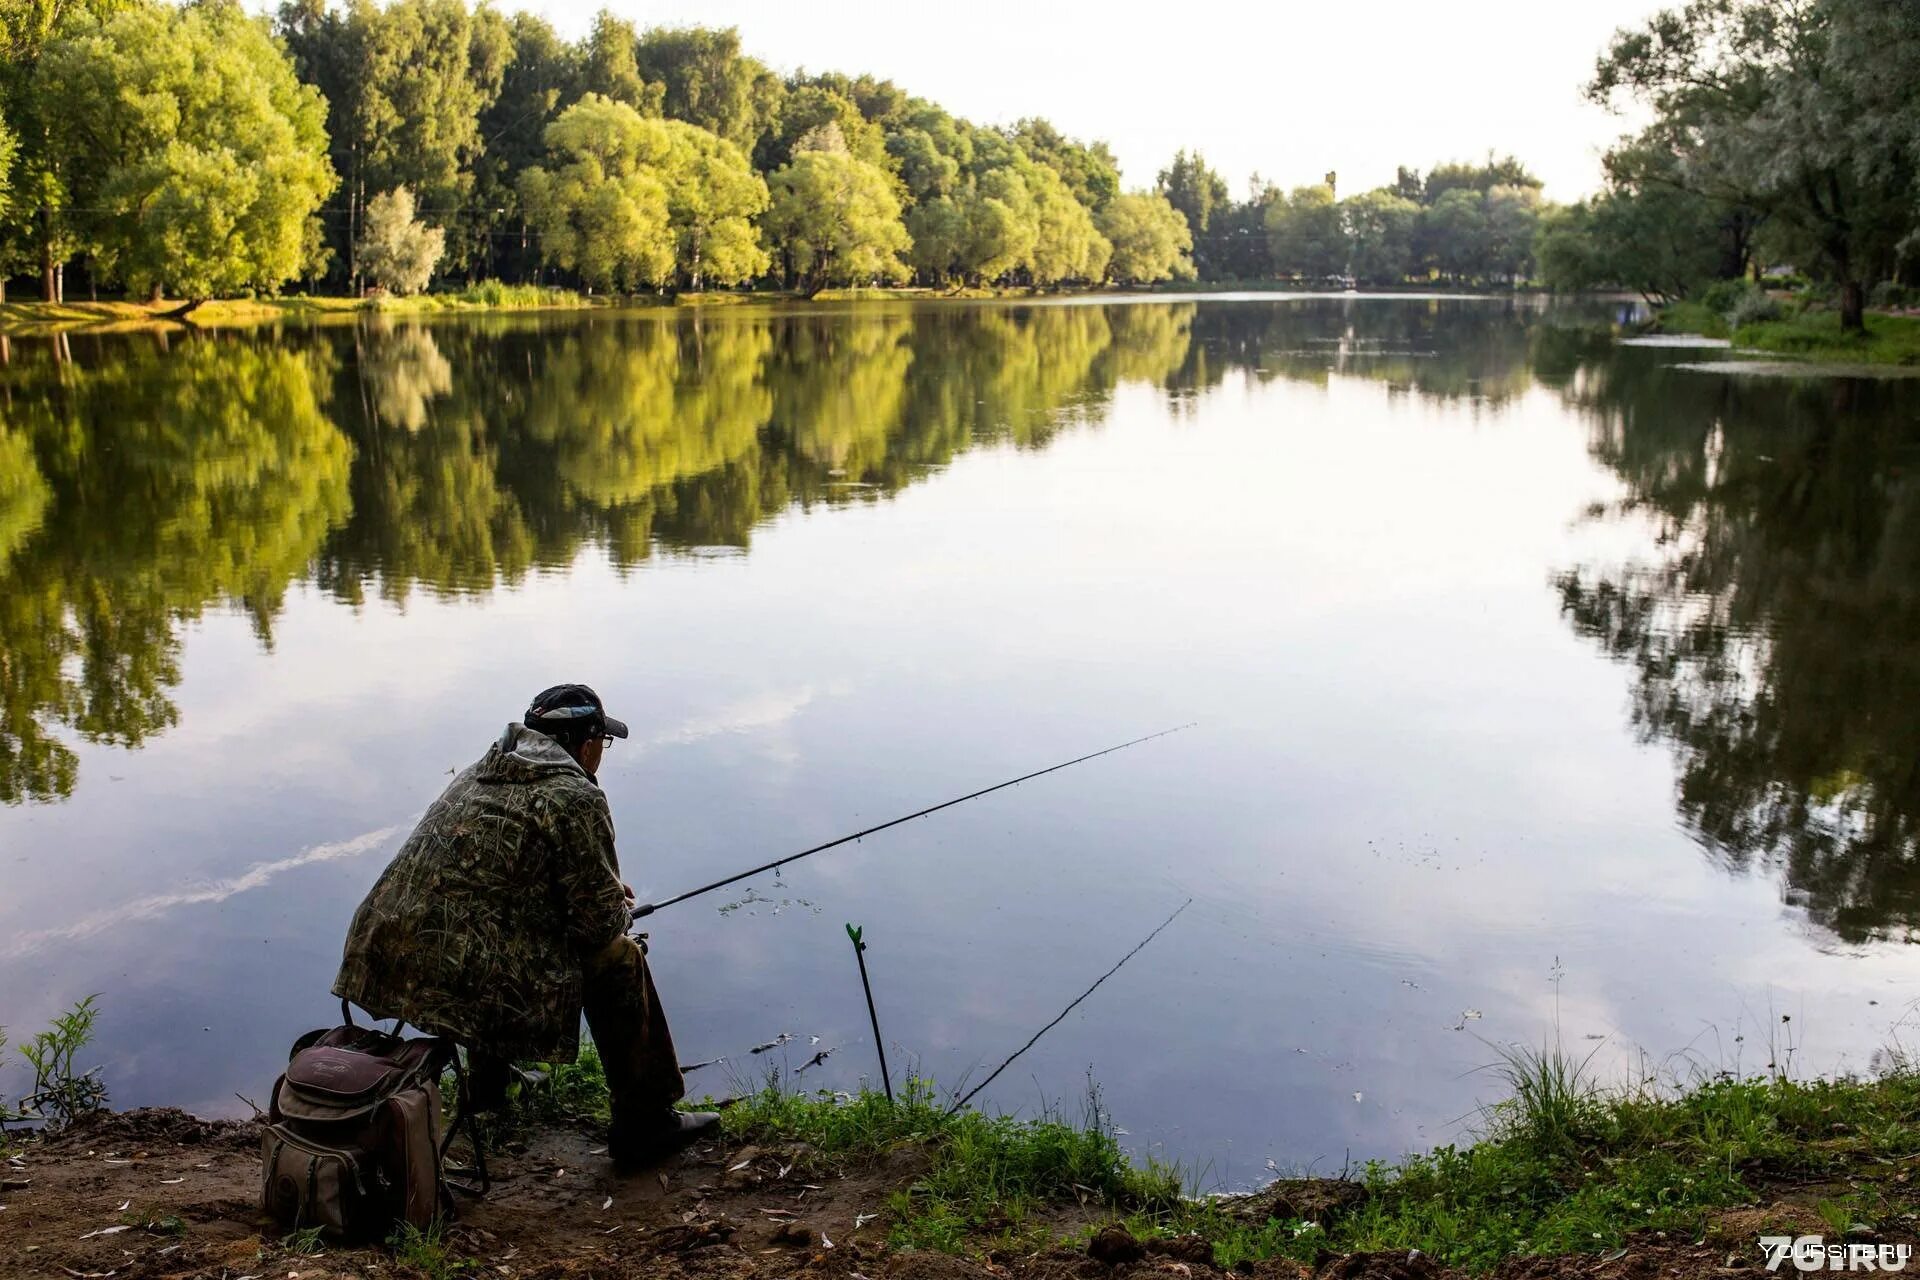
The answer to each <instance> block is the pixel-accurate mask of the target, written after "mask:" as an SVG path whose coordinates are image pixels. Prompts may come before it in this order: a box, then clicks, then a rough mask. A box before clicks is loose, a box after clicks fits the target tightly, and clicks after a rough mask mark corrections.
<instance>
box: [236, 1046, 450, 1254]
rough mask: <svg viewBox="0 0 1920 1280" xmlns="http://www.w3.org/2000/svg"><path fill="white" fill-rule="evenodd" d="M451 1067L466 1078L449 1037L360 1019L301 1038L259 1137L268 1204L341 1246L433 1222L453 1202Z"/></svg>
mask: <svg viewBox="0 0 1920 1280" xmlns="http://www.w3.org/2000/svg"><path fill="white" fill-rule="evenodd" d="M394 1029H395V1031H396V1032H397V1031H398V1030H399V1025H398V1024H395V1028H394ZM449 1066H451V1067H453V1068H454V1070H455V1071H459V1058H458V1054H457V1052H456V1050H455V1047H454V1044H453V1042H452V1041H450V1040H445V1039H441V1038H439V1037H435V1036H422V1037H416V1038H413V1039H402V1038H401V1037H400V1036H398V1035H397V1034H390V1033H388V1032H384V1031H379V1030H376V1029H374V1028H372V1027H358V1026H355V1025H353V1022H352V1021H351V1017H349V1020H348V1021H347V1023H346V1025H344V1026H339V1027H332V1028H322V1029H321V1030H318V1031H309V1032H308V1033H307V1034H306V1035H303V1036H301V1037H300V1038H299V1039H298V1040H296V1041H294V1044H293V1052H292V1054H291V1055H290V1059H289V1061H288V1063H287V1069H286V1072H285V1074H283V1075H282V1076H281V1077H280V1078H279V1079H278V1080H276V1081H274V1085H273V1093H272V1096H271V1100H270V1102H269V1104H268V1111H267V1121H268V1123H267V1125H266V1127H265V1128H264V1129H263V1130H262V1132H261V1136H260V1158H261V1175H260V1204H261V1208H262V1209H264V1210H265V1211H266V1212H267V1213H268V1214H269V1215H270V1216H271V1217H273V1218H275V1219H277V1220H278V1221H279V1222H280V1224H281V1225H282V1226H284V1227H286V1228H288V1229H289V1230H299V1229H301V1228H306V1227H319V1228H321V1229H322V1230H323V1231H325V1232H326V1233H327V1234H328V1235H330V1236H333V1237H335V1238H337V1239H341V1240H384V1239H385V1238H386V1237H387V1236H388V1235H389V1234H391V1233H392V1231H393V1229H394V1227H395V1226H396V1225H397V1224H403V1223H404V1224H410V1225H412V1226H414V1227H418V1228H420V1229H423V1230H424V1229H426V1228H427V1227H428V1226H430V1225H431V1224H432V1222H433V1220H434V1218H435V1217H436V1216H437V1215H438V1214H439V1213H440V1211H441V1208H442V1206H443V1205H445V1206H448V1207H451V1203H452V1201H451V1197H450V1196H449V1195H448V1192H447V1179H446V1172H445V1168H446V1165H445V1161H446V1149H447V1147H448V1145H450V1143H451V1142H452V1138H453V1134H452V1132H450V1131H449V1132H445V1133H443V1132H442V1129H443V1127H444V1117H443V1115H442V1110H441V1100H440V1075H441V1072H442V1071H444V1070H446V1069H447V1068H448V1067H449ZM462 1078H463V1079H464V1077H462ZM462 1113H463V1114H462V1118H463V1119H464V1118H465V1115H466V1108H464V1107H463V1108H462ZM456 1127H457V1126H456ZM481 1176H482V1177H483V1178H484V1177H485V1166H484V1164H482V1165H481Z"/></svg>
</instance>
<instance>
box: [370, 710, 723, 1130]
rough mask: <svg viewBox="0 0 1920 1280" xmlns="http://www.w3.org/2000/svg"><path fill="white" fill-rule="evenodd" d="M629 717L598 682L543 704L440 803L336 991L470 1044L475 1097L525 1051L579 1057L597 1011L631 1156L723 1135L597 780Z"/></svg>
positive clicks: (502, 1083) (385, 888) (394, 871)
mask: <svg viewBox="0 0 1920 1280" xmlns="http://www.w3.org/2000/svg"><path fill="white" fill-rule="evenodd" d="M626 736H627V726H626V725H625V724H623V723H621V722H620V721H618V720H615V719H613V718H612V717H610V716H608V715H607V714H606V710H605V708H604V707H603V706H602V705H601V702H600V697H599V695H598V694H596V693H594V691H593V690H592V689H589V688H588V687H587V686H585V685H581V684H563V685H555V686H554V687H553V688H551V689H547V690H545V691H544V692H542V693H541V694H540V695H539V696H537V697H536V698H534V700H533V704H532V705H531V706H529V707H528V708H527V712H526V716H525V717H524V722H523V723H516V724H509V725H508V726H507V728H506V732H504V733H502V734H501V735H500V738H499V740H498V741H496V742H495V743H494V744H493V745H492V746H491V747H489V748H488V749H487V753H486V754H485V755H484V756H482V757H481V758H480V759H479V761H478V762H476V763H475V764H473V765H471V766H469V767H468V768H467V769H466V770H465V771H464V772H462V773H461V774H460V776H459V777H457V778H455V779H454V780H453V783H452V784H451V785H450V786H448V787H447V789H446V791H445V792H443V793H442V794H441V796H440V798H439V799H438V800H436V801H434V802H433V805H432V806H431V807H430V808H428V810H427V812H426V814H425V816H423V817H422V818H421V819H420V824H419V825H418V826H417V827H415V828H414V830H413V834H412V835H411V836H409V837H408V838H407V842H406V843H405V844H404V845H402V846H401V847H400V852H399V853H398V854H396V855H395V856H394V859H393V862H392V863H391V864H390V865H389V866H388V867H387V869H386V871H385V872H383V873H382V874H381V876H380V879H379V881H378V882H377V883H375V885H374V886H373V889H372V890H371V891H370V892H369V893H368V894H367V897H366V900H365V901H364V902H362V903H361V904H360V909H359V910H358V911H356V912H355V913H354V917H353V924H352V926H351V927H350V928H349V929H348V931H347V942H346V950H345V955H344V957H343V958H342V960H341V963H340V974H339V976H338V977H337V978H335V979H334V984H333V993H334V994H335V995H336V996H339V997H341V998H342V999H345V1000H350V1001H352V1002H353V1003H354V1004H357V1005H359V1006H360V1007H361V1008H363V1009H365V1010H366V1011H367V1012H368V1013H370V1014H372V1015H373V1016H374V1017H376V1018H400V1019H402V1020H404V1021H406V1022H408V1023H410V1024H412V1025H413V1026H416V1027H418V1028H420V1029H421V1030H423V1031H426V1032H428V1033H430V1034H433V1035H440V1036H446V1037H448V1038H450V1039H453V1040H455V1041H457V1042H459V1043H460V1044H462V1045H464V1046H466V1048H467V1051H468V1058H469V1062H470V1064H471V1067H472V1080H471V1087H472V1089H473V1092H474V1098H475V1103H476V1106H477V1107H478V1108H479V1109H481V1110H492V1109H497V1108H498V1107H500V1106H501V1105H503V1104H504V1103H505V1100H506V1089H507V1084H508V1080H509V1077H510V1072H511V1068H510V1064H511V1062H512V1061H513V1060H515V1059H532V1060H535V1061H540V1062H571V1061H572V1060H573V1059H574V1057H575V1055H576V1054H577V1053H578V1051H579V1047H580V1014H581V1011H582V1010H583V1009H584V1010H585V1012H586V1017H587V1027H588V1029H589V1030H591V1031H592V1033H593V1042H594V1046H595V1047H596V1048H597V1049H598V1050H599V1053H600V1060H601V1062H602V1064H603V1065H604V1066H605V1068H606V1075H607V1085H608V1088H609V1091H610V1092H611V1094H612V1104H613V1124H612V1127H611V1129H610V1131H609V1134H608V1150H609V1153H610V1154H611V1155H612V1157H613V1159H614V1161H615V1162H616V1163H619V1164H627V1165H632V1164H642V1163H646V1162H649V1161H651V1160H655V1159H658V1158H660V1157H662V1156H664V1155H666V1154H668V1153H670V1152H671V1151H673V1150H675V1149H677V1148H679V1147H681V1146H684V1145H685V1144H686V1143H688V1142H690V1141H692V1140H693V1139H694V1138H696V1137H698V1136H699V1135H700V1134H702V1133H705V1132H707V1131H709V1130H711V1129H713V1128H714V1127H715V1126H716V1125H717V1124H718V1122H719V1119H720V1118H719V1116H717V1115H715V1114H714V1113H712V1112H683V1111H679V1110H676V1109H675V1108H674V1105H673V1104H674V1103H675V1102H676V1101H677V1100H678V1099H679V1098H680V1097H681V1095H682V1094H683V1093H684V1092H685V1085H684V1082H683V1081H682V1080H681V1076H680V1066H679V1060H678V1058H677V1057H676V1056H675V1054H674V1049H673V1036H672V1034H671V1032H669V1031H668V1029H667V1020H666V1015H665V1014H664V1013H662V1012H661V1009H660V999H659V996H658V994H657V993H656V992H655V991H654V987H653V976H652V974H651V973H649V972H648V968H647V961H646V948H645V947H644V946H643V945H642V944H641V943H640V942H639V941H637V940H636V939H634V938H630V937H628V936H627V934H626V930H627V927H628V925H629V924H630V922H631V912H632V898H633V891H632V890H631V889H629V888H627V887H626V886H625V885H624V884H622V883H621V880H620V864H619V860H618V859H617V857H616V856H615V854H614V849H613V817H612V814H611V812H610V811H609V809H608V807H607V800H606V796H605V795H604V794H602V793H601V791H600V784H599V781H598V779H597V777H596V774H597V772H598V770H599V767H600V760H601V756H602V754H603V753H604V752H605V750H606V746H607V744H608V743H609V742H611V741H612V740H613V739H615V738H624V737H626Z"/></svg>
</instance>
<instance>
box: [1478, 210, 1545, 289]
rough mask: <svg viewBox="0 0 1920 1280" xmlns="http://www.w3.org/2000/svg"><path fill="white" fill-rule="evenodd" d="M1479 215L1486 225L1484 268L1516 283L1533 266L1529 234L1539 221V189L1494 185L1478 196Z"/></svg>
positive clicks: (1531, 239) (1521, 279) (1530, 235)
mask: <svg viewBox="0 0 1920 1280" xmlns="http://www.w3.org/2000/svg"><path fill="white" fill-rule="evenodd" d="M1481 216H1482V218H1483V219H1484V225H1485V228H1486V232H1485V234H1486V249H1485V255H1486V262H1487V266H1488V269H1489V270H1490V271H1492V272H1493V273H1495V274H1496V275H1502V276H1505V277H1506V278H1507V279H1508V280H1509V281H1511V282H1512V283H1514V284H1516V285H1517V284H1519V283H1520V282H1521V281H1523V280H1525V279H1526V278H1527V275H1528V273H1529V272H1530V271H1531V269H1532V266H1533V234H1534V231H1535V229H1536V228H1537V227H1538V226H1539V224H1540V189H1539V188H1538V187H1519V186H1498V187H1494V188H1492V189H1491V190H1489V191H1488V192H1487V194H1486V195H1485V196H1484V197H1482V198H1481Z"/></svg>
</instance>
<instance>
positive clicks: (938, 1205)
mask: <svg viewBox="0 0 1920 1280" xmlns="http://www.w3.org/2000/svg"><path fill="white" fill-rule="evenodd" d="M722 1123H723V1125H724V1127H725V1131H726V1133H727V1134H728V1135H729V1136H730V1137H733V1138H735V1139H738V1140H741V1141H749V1142H761V1143H765V1142H804V1143H806V1144H807V1145H808V1146H809V1147H811V1148H812V1149H813V1150H814V1152H815V1153H816V1154H817V1155H819V1156H821V1157H824V1158H827V1159H844V1158H850V1157H861V1156H867V1157H871V1156H876V1155H881V1154H884V1153H886V1152H888V1151H891V1150H895V1149H898V1148H902V1147H918V1148H922V1149H924V1150H925V1151H926V1153H927V1159H928V1167H927V1169H926V1172H925V1173H924V1174H922V1175H921V1177H920V1178H918V1179H917V1180H915V1181H914V1183H913V1184H912V1185H911V1186H909V1187H906V1188H903V1189H901V1190H900V1191H898V1192H896V1193H895V1194H894V1196H893V1198H892V1200H891V1202H890V1204H889V1206H888V1207H889V1209H890V1210H891V1211H892V1215H893V1227H892V1233H891V1236H890V1239H891V1242H892V1243H893V1244H894V1245H895V1246H896V1247H901V1248H922V1249H940V1250H944V1251H947V1252H958V1251H962V1250H963V1249H965V1248H966V1247H968V1246H969V1245H970V1244H971V1243H972V1242H973V1241H975V1240H977V1239H979V1238H981V1237H982V1236H987V1237H996V1236H997V1237H1001V1238H1014V1239H1017V1238H1020V1237H1021V1236H1022V1233H1023V1230H1024V1228H1025V1226H1026V1224H1027V1222H1028V1220H1029V1219H1030V1217H1031V1216H1032V1214H1033V1211H1034V1210H1035V1209H1036V1208H1038V1207H1040V1206H1042V1205H1045V1204H1049V1203H1057V1202H1065V1203H1074V1202H1084V1203H1094V1204H1098V1205H1101V1206H1104V1207H1107V1208H1110V1209H1113V1210H1115V1211H1122V1210H1127V1209H1134V1210H1142V1209H1151V1208H1154V1207H1166V1206H1169V1205H1171V1204H1172V1203H1173V1202H1174V1201H1175V1200H1177V1199H1178V1197H1179V1194H1180V1178H1179V1176H1178V1174H1177V1173H1175V1172H1172V1171H1169V1170H1166V1169H1164V1168H1161V1167H1158V1166H1154V1165H1151V1164H1150V1165H1148V1166H1147V1167H1146V1168H1139V1167H1136V1166H1135V1165H1133V1164H1132V1163H1130V1162H1129V1161H1128V1159H1127V1157H1126V1154H1125V1153H1124V1152H1123V1151H1122V1150H1121V1149H1120V1144H1119V1140H1118V1138H1117V1136H1116V1135H1115V1132H1114V1129H1113V1126H1112V1124H1111V1123H1110V1122H1109V1121H1108V1118H1107V1116H1106V1113H1105V1111H1104V1110H1103V1109H1102V1107H1101V1105H1100V1100H1099V1094H1098V1092H1097V1091H1095V1090H1089V1095H1088V1100H1087V1105H1086V1111H1085V1114H1084V1115H1083V1117H1082V1118H1081V1121H1080V1123H1077V1124H1076V1123H1072V1122H1070V1121H1068V1120H1067V1119H1065V1118H1064V1117H1062V1116H1060V1115H1057V1114H1048V1115H1043V1116H1041V1117H1038V1118H1036V1119H1027V1120H1023V1119H1020V1118H1018V1117H1014V1116H991V1115H987V1114H985V1113H983V1112H979V1111H965V1110H963V1111H958V1112H954V1111H950V1110H949V1109H948V1108H947V1107H946V1106H944V1105H942V1104H941V1103H940V1101H939V1100H938V1098H937V1096H936V1092H935V1090H934V1087H933V1085H932V1084H931V1083H930V1082H928V1081H925V1080H922V1079H918V1078H912V1079H909V1080H908V1081H907V1084H906V1087H905V1089H904V1090H903V1091H902V1092H901V1094H900V1095H899V1097H898V1099H897V1100H896V1101H894V1102H889V1101H888V1100H887V1099H886V1097H885V1096H884V1095H882V1094H878V1093H873V1092H871V1091H868V1092H863V1093H860V1094H857V1095H853V1096H846V1095H834V1094H826V1093H821V1094H813V1095H801V1094H793V1093H787V1092H784V1091H782V1090H781V1089H779V1088H778V1087H776V1086H774V1085H769V1086H768V1087H767V1088H765V1089H762V1090H760V1091H759V1092H757V1093H754V1094H751V1095H749V1096H748V1097H746V1098H744V1099H742V1100H741V1101H740V1102H739V1103H738V1104H736V1105H735V1106H734V1107H732V1108H731V1109H729V1110H728V1111H726V1112H725V1113H724V1118H723V1120H722Z"/></svg>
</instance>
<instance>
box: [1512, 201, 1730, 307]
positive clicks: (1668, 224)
mask: <svg viewBox="0 0 1920 1280" xmlns="http://www.w3.org/2000/svg"><path fill="white" fill-rule="evenodd" d="M1722 218H1723V213H1722V208H1721V206H1718V205H1716V204H1715V203H1714V202H1713V201H1710V200H1707V199H1705V198H1703V197H1701V196H1697V195H1694V194H1693V193H1692V192H1689V191H1683V190H1681V189H1680V188H1678V187H1671V186H1659V185H1652V186H1647V187H1644V188H1635V187H1631V186H1617V187H1615V188H1614V189H1613V190H1611V191H1607V192H1604V193H1602V194H1601V195H1599V196H1596V197H1595V198H1594V199H1593V200H1592V202H1590V203H1589V202H1585V201H1583V202H1581V203H1578V204H1573V205H1569V206H1567V207H1565V208H1562V209H1552V210H1548V211H1547V212H1546V213H1544V214H1543V215H1542V217H1541V219H1540V223H1539V227H1538V229H1537V230H1536V231H1535V233H1534V248H1533V252H1534V257H1535V259H1536V261H1537V262H1538V263H1539V272H1540V278H1541V279H1542V280H1543V281H1544V282H1545V283H1546V284H1548V285H1549V286H1550V287H1552V288H1554V289H1564V290H1575V291H1578V290H1583V289H1593V288H1598V287H1600V286H1602V285H1617V286H1623V287H1625V288H1629V289H1633V290H1636V291H1637V292H1639V293H1640V294H1641V295H1642V296H1643V297H1645V298H1647V299H1648V300H1649V301H1651V302H1653V303H1655V304H1662V305H1663V304H1665V303H1668V302H1672V301H1675V300H1677V299H1680V298H1684V297H1687V296H1688V295H1690V294H1692V293H1694V292H1695V291H1696V290H1698V289H1700V288H1702V287H1704V286H1706V285H1708V284H1711V283H1712V282H1713V281H1714V280H1716V279H1719V278H1721V276H1722V275H1723V274H1727V273H1724V272H1723V271H1722V270H1721V269H1720V268H1721V265H1722V258H1721V249H1720V240H1721V234H1722V233H1721V222H1722ZM1732 274H1738V271H1737V269H1736V271H1735V272H1734V273H1732Z"/></svg>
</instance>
